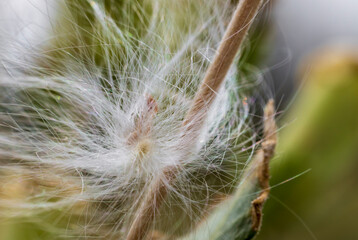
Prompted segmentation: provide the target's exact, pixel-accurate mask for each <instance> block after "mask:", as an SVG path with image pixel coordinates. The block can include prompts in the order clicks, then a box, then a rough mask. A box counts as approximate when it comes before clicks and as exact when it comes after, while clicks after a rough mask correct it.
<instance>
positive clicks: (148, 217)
mask: <svg viewBox="0 0 358 240" xmlns="http://www.w3.org/2000/svg"><path fill="white" fill-rule="evenodd" d="M261 4H262V0H243V1H240V3H239V5H238V7H237V9H236V11H235V13H234V15H233V17H232V19H231V21H230V24H229V26H228V29H227V30H226V33H225V35H224V38H223V39H222V41H221V44H220V46H219V49H218V51H217V54H216V55H215V57H214V60H213V62H212V63H211V64H210V66H209V68H208V70H207V72H206V75H205V77H204V79H203V81H202V83H201V85H200V88H199V90H198V92H197V93H196V94H195V97H194V100H193V105H192V106H191V108H190V109H189V111H188V113H187V115H186V117H185V119H184V122H183V125H184V126H185V132H184V137H183V139H184V141H186V139H187V137H188V136H190V135H191V134H192V133H194V138H195V134H196V133H197V131H198V130H199V129H200V128H201V126H202V123H203V121H204V120H205V116H206V110H207V109H208V108H210V106H211V105H212V102H213V100H214V98H215V94H216V93H217V91H218V90H219V88H220V87H221V85H222V83H223V80H224V79H225V76H226V74H227V72H228V71H229V69H230V66H231V64H232V62H233V60H234V58H235V56H236V54H237V52H238V50H239V48H240V46H241V44H242V42H243V39H244V37H245V36H246V34H247V32H248V30H249V28H250V25H251V23H252V22H253V20H254V19H255V17H256V15H257V13H258V11H259V9H260V6H261ZM184 157H185V156H184ZM179 170H180V169H179V168H178V167H174V168H173V167H168V168H166V169H165V170H164V171H163V173H162V176H159V177H158V178H157V179H155V180H154V182H153V183H152V185H151V186H150V188H149V191H148V192H147V194H146V196H145V197H144V201H143V203H142V204H141V206H140V208H139V209H138V212H137V214H136V215H135V218H134V221H133V222H132V224H131V227H130V229H129V233H128V235H127V240H139V239H143V238H145V236H146V235H147V233H148V229H149V228H150V226H151V224H152V221H153V219H154V216H155V212H156V210H157V209H159V207H160V206H161V204H162V203H163V201H164V199H165V197H166V195H167V194H168V191H169V187H168V184H169V185H170V182H172V181H173V180H174V179H175V177H176V175H177V172H178V171H179ZM163 176H164V177H163ZM163 179H165V181H166V182H163Z"/></svg>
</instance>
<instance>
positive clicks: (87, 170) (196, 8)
mask: <svg viewBox="0 0 358 240" xmlns="http://www.w3.org/2000/svg"><path fill="white" fill-rule="evenodd" d="M80 2H83V6H86V7H87V8H85V9H83V11H85V12H86V13H89V14H90V17H88V16H86V17H88V19H87V21H88V22H86V20H84V19H86V18H83V15H85V14H83V15H81V13H78V14H79V15H81V16H80V17H82V18H83V19H82V20H81V21H82V22H76V21H77V20H78V18H77V17H78V16H75V15H74V14H73V10H72V8H73V7H75V8H74V9H77V10H78V8H76V7H82V5H81V4H82V3H79V4H78V5H77V4H76V3H75V2H74V1H61V2H60V4H59V5H61V4H62V7H61V8H59V10H58V15H60V17H59V18H58V19H60V20H53V19H52V20H51V21H53V23H54V26H53V28H54V29H52V30H53V31H51V34H53V36H51V35H50V36H51V38H48V40H47V41H46V44H45V46H46V47H41V48H40V47H39V46H36V45H31V48H29V49H30V50H28V51H26V55H25V56H24V57H23V58H22V59H20V58H16V59H14V58H13V57H10V58H9V57H8V56H9V55H7V54H2V56H1V61H2V66H3V71H2V74H1V76H0V91H1V95H0V162H1V165H0V171H1V174H2V176H3V177H2V178H3V179H20V178H21V179H23V181H25V182H27V184H29V185H31V189H32V190H29V191H28V192H27V191H26V189H25V190H24V192H26V194H25V193H24V194H25V196H24V198H23V199H22V200H21V201H20V200H19V202H16V203H14V200H13V198H7V197H1V198H0V209H1V208H4V209H7V210H9V211H10V212H11V214H12V215H13V216H22V215H28V214H30V213H31V214H34V213H36V214H37V213H39V212H42V211H48V210H49V209H57V211H59V212H60V213H58V215H59V216H62V217H64V216H65V215H66V214H69V215H71V214H73V215H76V217H77V218H78V219H81V220H78V219H77V218H76V219H77V220H76V221H75V223H74V225H76V226H74V225H71V224H64V228H65V229H67V231H72V230H73V231H74V233H76V234H80V235H82V234H85V233H86V235H96V236H98V235H99V236H102V237H104V238H105V237H106V236H107V237H108V236H121V234H122V232H124V231H126V228H127V227H128V226H126V224H127V223H128V221H130V219H131V216H132V214H133V213H134V212H135V210H136V208H137V207H138V204H139V203H140V201H141V198H142V197H143V194H144V193H145V191H146V189H147V188H148V186H149V184H150V183H151V182H152V180H153V179H154V178H155V177H156V176H157V175H158V174H159V173H161V172H162V171H163V169H165V168H167V167H168V166H170V167H177V168H181V169H182V172H181V174H180V176H179V177H178V179H177V180H176V181H175V185H174V186H170V189H171V190H172V194H171V196H169V197H168V198H169V199H168V201H167V206H164V207H163V210H161V211H160V212H161V213H163V211H164V212H166V214H164V215H168V216H174V215H176V214H178V215H179V216H180V218H182V219H188V218H189V219H191V221H189V223H180V224H179V225H181V226H174V224H172V223H173V220H171V221H170V220H168V223H166V222H165V221H166V220H163V219H162V220H160V219H159V220H158V219H157V220H156V221H157V225H156V228H158V229H166V231H167V232H169V233H177V234H181V233H182V231H183V230H182V228H183V229H185V228H188V227H191V226H192V225H193V224H195V222H196V221H197V220H198V219H200V218H201V217H202V215H203V213H205V210H206V209H208V207H207V206H208V205H210V204H211V202H212V201H213V200H212V199H214V198H215V197H217V196H221V195H222V194H226V193H230V192H231V191H232V188H233V187H234V186H235V185H236V184H235V183H236V182H237V181H238V180H239V178H240V173H241V170H242V169H243V168H244V166H246V164H247V162H248V161H249V160H250V155H251V154H252V152H253V151H254V146H255V144H254V143H255V135H253V130H252V128H251V127H250V123H251V119H250V117H249V111H250V108H249V105H250V104H249V103H248V102H247V100H246V99H247V98H246V96H245V93H244V91H243V89H241V88H242V87H241V86H242V85H243V84H241V83H239V80H238V79H237V76H238V74H237V66H236V65H234V66H233V67H232V68H231V70H230V72H229V74H228V75H227V78H226V81H225V84H224V86H223V87H222V88H221V89H220V91H219V92H217V95H216V99H215V102H214V104H213V106H212V107H211V108H210V109H207V111H208V112H209V114H208V117H207V119H206V121H205V125H204V127H203V128H201V130H200V131H201V132H200V134H199V135H200V137H199V138H187V139H186V141H185V142H183V136H182V134H183V125H182V123H183V119H184V117H185V114H186V113H187V111H188V109H189V107H190V104H191V103H192V99H193V96H194V93H195V91H196V89H197V88H198V85H199V83H200V81H201V79H203V76H204V74H205V71H206V69H207V66H208V64H209V63H210V60H211V59H212V57H213V54H214V52H215V49H216V48H217V46H218V44H219V41H220V39H221V37H222V35H223V33H224V30H225V28H226V25H227V21H228V19H229V18H230V16H231V13H232V10H233V6H235V4H233V3H229V2H230V1H224V0H223V1H214V0H209V1H207V0H206V1H204V0H203V1H201V0H200V1H198V0H194V1H191V0H183V1H175V2H172V1H164V0H160V1H151V0H143V1H139V2H142V4H143V5H141V4H140V3H131V1H130V0H123V1H120V2H121V4H122V5H120V3H118V5H119V6H120V7H123V8H124V9H120V10H118V9H117V10H116V9H114V7H116V5H115V3H113V1H112V3H111V4H114V6H113V7H110V8H109V9H108V6H107V5H105V4H104V5H102V4H101V3H100V1H88V3H89V4H88V5H87V4H86V2H87V1H84V0H81V1H80ZM106 2H108V3H109V2H111V1H106ZM133 2H135V1H133ZM234 2H235V1H234ZM140 7H142V8H140ZM127 8H129V9H127ZM147 8H148V9H149V10H148V9H147ZM110 10H111V11H113V12H115V14H124V16H119V17H118V16H117V17H118V19H117V18H114V17H113V16H112V15H111V14H112V12H111V11H110ZM135 10H136V11H138V12H139V14H138V15H137V13H133V12H134V11H135ZM116 11H117V12H116ZM125 13H127V15H126V14H125ZM145 14H148V16H146V17H143V16H142V15H145ZM133 15H134V16H135V17H132V16H133ZM61 16H62V18H61ZM141 16H142V17H143V19H141ZM80 19H81V18H80ZM57 21H63V22H62V24H59V23H58V22H57ZM131 21H132V22H131ZM133 21H135V22H138V24H137V25H136V24H133ZM89 23H90V24H89ZM81 24H83V25H81ZM88 24H89V25H88ZM134 28H136V29H134ZM66 29H67V32H66ZM138 29H139V30H138ZM8 40H9V39H8ZM41 45H42V43H41ZM2 52H3V53H5V52H4V51H2ZM248 146H249V147H248ZM250 146H251V147H250ZM247 147H248V148H247ZM244 148H245V149H246V150H245V151H243V149H244ZM19 176H21V177H19ZM163 181H167V180H166V179H163ZM20 185H21V184H20ZM14 191H15V190H14ZM0 195H1V191H0ZM20 199H21V198H20ZM69 209H71V211H74V212H72V213H69V211H70V210H69ZM74 209H75V210H74ZM168 209H179V210H173V212H168ZM198 209H200V211H198ZM9 211H6V214H7V217H8V216H9V214H10V213H9ZM178 212H179V213H178ZM6 214H4V215H6ZM162 215H163V214H162ZM159 216H160V214H159ZM164 218H165V217H164ZM65 219H66V220H65V222H66V223H70V222H71V219H70V217H69V218H65ZM176 220H177V219H176ZM79 222H81V223H79ZM163 222H164V223H163ZM177 222H180V221H177ZM183 222H184V220H183ZM82 224H83V225H84V226H85V227H83V225H82ZM170 224H172V226H171V228H167V227H166V226H168V225H170ZM81 226H82V227H81ZM183 226H184V227H183ZM103 229H106V230H103ZM108 229H111V231H108ZM178 229H179V230H178ZM84 232H85V233H84ZM74 233H71V234H74ZM67 234H69V233H67Z"/></svg>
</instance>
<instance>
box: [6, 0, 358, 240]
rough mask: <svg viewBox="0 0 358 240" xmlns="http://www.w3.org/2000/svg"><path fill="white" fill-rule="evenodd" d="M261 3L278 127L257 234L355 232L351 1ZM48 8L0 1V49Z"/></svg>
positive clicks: (357, 62)
mask: <svg viewBox="0 0 358 240" xmlns="http://www.w3.org/2000/svg"><path fill="white" fill-rule="evenodd" d="M268 8H269V14H265V16H264V17H265V18H267V19H266V20H267V21H268V22H269V24H270V31H271V32H270V34H269V35H270V37H269V38H268V39H267V41H266V42H265V43H264V44H267V48H268V51H267V52H268V53H267V58H266V59H265V61H264V63H263V66H264V68H265V73H264V78H265V81H266V84H265V86H268V88H269V91H270V92H271V95H272V96H274V97H275V98H276V103H278V107H279V113H280V114H279V117H278V122H279V125H280V126H281V128H280V132H279V145H278V149H277V156H276V158H275V159H274V160H273V161H272V165H271V172H272V178H271V186H272V194H271V197H270V199H269V201H268V202H267V204H266V206H265V210H264V222H263V227H262V231H261V233H260V235H259V236H258V238H257V239H259V240H271V239H272V240H273V239H275V240H276V239H290V240H295V239H297V240H298V239H300V240H302V239H324V240H333V239H334V240H336V239H358V229H357V226H358V221H357V215H358V14H357V11H358V1H357V0H314V1H312V0H299V1H298V0H276V1H273V2H271V3H270V5H269V7H268ZM55 14H56V3H55V1H53V0H0V34H1V36H3V37H0V45H1V46H2V47H0V48H1V51H2V52H5V51H8V52H9V53H11V57H12V58H13V59H16V58H21V56H22V53H23V51H26V49H27V46H33V45H37V46H40V45H41V42H42V41H45V40H46V32H47V31H48V29H50V28H51V21H49V18H48V16H49V15H52V16H53V15H55ZM9 36H11V37H15V38H16V39H17V40H18V41H17V42H16V43H15V42H13V43H11V42H10V43H9V42H5V41H6V40H5V39H11V38H10V37H9ZM3 46H6V48H5V47H3ZM0 71H2V70H0Z"/></svg>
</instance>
